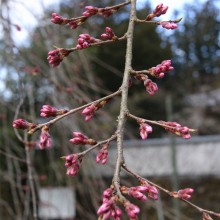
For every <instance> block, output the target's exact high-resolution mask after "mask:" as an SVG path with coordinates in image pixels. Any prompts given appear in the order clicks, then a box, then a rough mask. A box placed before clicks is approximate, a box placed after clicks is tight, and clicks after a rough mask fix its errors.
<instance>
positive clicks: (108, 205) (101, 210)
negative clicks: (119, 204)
mask: <svg viewBox="0 0 220 220" xmlns="http://www.w3.org/2000/svg"><path fill="white" fill-rule="evenodd" d="M113 203H114V201H113V200H112V199H109V200H105V202H103V204H102V205H101V206H100V207H99V209H98V211H97V214H98V215H101V214H104V213H105V212H106V211H109V210H110V209H111V206H112V205H113Z"/></svg>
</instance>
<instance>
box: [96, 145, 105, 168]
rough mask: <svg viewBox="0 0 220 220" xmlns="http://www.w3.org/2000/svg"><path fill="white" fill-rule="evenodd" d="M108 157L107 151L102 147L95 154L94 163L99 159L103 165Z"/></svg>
mask: <svg viewBox="0 0 220 220" xmlns="http://www.w3.org/2000/svg"><path fill="white" fill-rule="evenodd" d="M107 159H108V151H107V149H106V148H102V149H101V150H100V151H99V152H98V154H97V156H96V163H99V162H100V161H102V164H103V165H105V164H106V162H107Z"/></svg>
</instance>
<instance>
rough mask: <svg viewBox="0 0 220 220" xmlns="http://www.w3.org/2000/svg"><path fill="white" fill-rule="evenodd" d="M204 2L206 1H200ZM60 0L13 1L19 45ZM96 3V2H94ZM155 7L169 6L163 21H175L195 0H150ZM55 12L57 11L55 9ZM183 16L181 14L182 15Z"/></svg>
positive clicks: (140, 0) (141, 0) (141, 1)
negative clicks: (175, 13)
mask: <svg viewBox="0 0 220 220" xmlns="http://www.w3.org/2000/svg"><path fill="white" fill-rule="evenodd" d="M147 1H148V0H137V7H143V6H144V4H145V3H146V2H147ZM200 1H201V2H204V1H205V0H200ZM58 2H60V0H18V1H11V5H10V9H11V11H12V12H11V14H13V20H14V23H15V24H18V25H19V26H21V31H20V32H17V31H16V30H14V33H13V35H14V36H15V39H16V42H17V43H18V44H23V43H24V42H25V41H26V40H27V39H28V35H29V31H30V30H31V29H32V28H34V27H35V26H36V25H37V18H40V17H42V15H43V11H44V8H46V7H51V6H52V5H56V4H57V3H58ZM94 2H95V1H94ZM149 2H150V3H151V4H152V6H153V7H155V6H156V5H158V4H160V3H163V4H164V5H166V6H168V7H169V9H168V11H167V14H166V15H163V19H167V20H169V19H173V18H172V16H171V15H172V13H173V11H174V10H175V9H177V10H180V9H181V8H182V7H183V5H184V4H185V3H190V2H193V0H149ZM54 11H56V10H55V9H54ZM180 16H181V14H180Z"/></svg>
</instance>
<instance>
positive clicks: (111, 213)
mask: <svg viewBox="0 0 220 220" xmlns="http://www.w3.org/2000/svg"><path fill="white" fill-rule="evenodd" d="M103 195H104V198H103V203H102V205H101V206H100V207H99V209H98V211H97V214H98V215H99V218H100V219H103V220H107V219H109V218H112V219H114V220H120V219H121V215H122V212H121V210H120V209H119V208H118V207H117V206H116V204H115V198H114V197H111V196H112V189H111V188H108V189H107V190H105V191H104V193H103Z"/></svg>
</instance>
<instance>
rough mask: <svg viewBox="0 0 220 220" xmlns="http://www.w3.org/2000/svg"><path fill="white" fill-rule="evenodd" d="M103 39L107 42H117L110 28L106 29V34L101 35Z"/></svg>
mask: <svg viewBox="0 0 220 220" xmlns="http://www.w3.org/2000/svg"><path fill="white" fill-rule="evenodd" d="M101 37H102V38H103V39H106V40H116V39H117V37H116V35H115V33H114V32H113V30H112V29H111V28H110V27H106V28H105V33H104V34H101Z"/></svg>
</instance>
